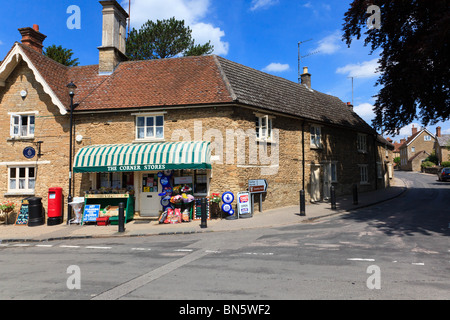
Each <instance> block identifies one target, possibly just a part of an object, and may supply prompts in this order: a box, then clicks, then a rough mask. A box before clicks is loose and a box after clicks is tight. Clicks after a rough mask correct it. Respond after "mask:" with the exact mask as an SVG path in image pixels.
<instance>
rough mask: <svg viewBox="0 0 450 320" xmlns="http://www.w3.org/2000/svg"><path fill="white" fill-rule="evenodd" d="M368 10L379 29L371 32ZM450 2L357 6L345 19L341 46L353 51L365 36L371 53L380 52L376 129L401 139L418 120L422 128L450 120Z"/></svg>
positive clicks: (379, 0) (373, 1)
mask: <svg viewBox="0 0 450 320" xmlns="http://www.w3.org/2000/svg"><path fill="white" fill-rule="evenodd" d="M370 5H376V6H378V7H379V8H380V13H381V27H380V28H379V29H377V28H371V29H369V28H368V27H367V19H368V18H369V17H370V16H371V13H367V10H368V7H369V6H370ZM449 17H450V1H449V0H433V1H426V0H411V1H403V0H354V1H353V2H352V3H351V4H350V8H349V9H348V11H347V12H346V13H345V18H344V21H345V22H344V25H343V32H344V34H343V40H344V41H346V43H347V45H348V46H350V45H351V43H352V41H353V40H354V38H355V37H356V39H360V37H361V31H362V30H366V32H365V36H366V37H365V45H366V46H367V45H368V44H370V45H371V53H373V52H374V51H375V50H377V49H379V48H381V49H382V52H381V58H380V60H379V63H380V68H379V71H380V73H381V76H380V78H379V79H378V81H377V83H376V86H380V87H381V89H380V90H379V92H378V94H377V95H376V102H375V108H374V111H375V119H374V120H373V125H374V127H375V128H376V129H379V130H380V131H382V132H387V133H388V134H398V133H399V129H400V128H402V127H403V126H405V125H408V124H409V123H411V122H413V121H414V120H415V119H419V120H420V121H421V122H422V124H423V125H424V126H427V125H430V124H431V125H433V124H435V123H437V122H439V121H446V120H448V119H450V89H449V84H450V50H449V46H450V32H449V30H448V26H449Z"/></svg>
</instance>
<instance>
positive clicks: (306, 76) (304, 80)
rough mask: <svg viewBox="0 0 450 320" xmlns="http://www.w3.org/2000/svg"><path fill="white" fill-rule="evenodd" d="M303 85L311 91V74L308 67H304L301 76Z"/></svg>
mask: <svg viewBox="0 0 450 320" xmlns="http://www.w3.org/2000/svg"><path fill="white" fill-rule="evenodd" d="M301 78H302V84H303V85H305V86H306V87H307V88H309V89H311V74H310V73H308V67H303V74H302V75H301Z"/></svg>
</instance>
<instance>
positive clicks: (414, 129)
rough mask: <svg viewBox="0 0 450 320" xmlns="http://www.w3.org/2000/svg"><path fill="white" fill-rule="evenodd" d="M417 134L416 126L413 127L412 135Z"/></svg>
mask: <svg viewBox="0 0 450 320" xmlns="http://www.w3.org/2000/svg"><path fill="white" fill-rule="evenodd" d="M416 133H417V128H416V127H414V125H413V126H412V134H413V135H415V134H416Z"/></svg>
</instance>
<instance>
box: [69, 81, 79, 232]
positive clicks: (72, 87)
mask: <svg viewBox="0 0 450 320" xmlns="http://www.w3.org/2000/svg"><path fill="white" fill-rule="evenodd" d="M67 88H68V90H69V91H68V92H69V96H70V125H69V130H70V134H69V136H70V141H69V148H70V149H69V196H68V197H67V224H70V219H71V218H72V212H71V207H70V204H69V203H71V202H72V140H73V138H72V131H73V109H74V107H73V97H74V96H75V90H76V89H77V86H76V85H75V84H74V83H73V82H70V83H69V84H68V85H67Z"/></svg>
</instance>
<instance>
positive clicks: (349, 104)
mask: <svg viewBox="0 0 450 320" xmlns="http://www.w3.org/2000/svg"><path fill="white" fill-rule="evenodd" d="M347 107H349V108H350V110H352V111H353V105H352V103H351V102H347Z"/></svg>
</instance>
